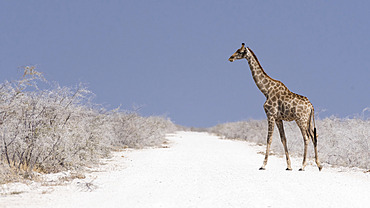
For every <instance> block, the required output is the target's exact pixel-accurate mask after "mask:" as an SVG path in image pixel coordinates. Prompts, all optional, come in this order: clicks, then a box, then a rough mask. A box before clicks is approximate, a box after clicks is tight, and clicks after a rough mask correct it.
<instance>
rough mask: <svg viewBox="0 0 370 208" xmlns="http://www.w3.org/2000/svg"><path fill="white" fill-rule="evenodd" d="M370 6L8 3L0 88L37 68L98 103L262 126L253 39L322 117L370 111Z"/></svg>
mask: <svg viewBox="0 0 370 208" xmlns="http://www.w3.org/2000/svg"><path fill="white" fill-rule="evenodd" d="M369 19H370V2H369V1H272V0H271V1H208V0H207V1H95V0H89V1H80V0H74V1H47V0H44V1H41V0H40V1H32V0H30V1H1V3H0V57H1V58H0V81H1V82H3V81H4V80H12V79H17V78H18V77H19V76H20V74H21V72H20V69H19V67H21V66H25V65H36V66H37V68H38V70H39V71H41V72H43V73H44V76H45V77H46V78H47V79H48V80H50V81H57V82H59V84H60V85H63V86H74V85H76V84H78V83H79V82H82V83H86V84H87V85H88V86H89V89H90V90H91V91H93V92H94V93H95V94H96V98H95V100H94V102H95V103H99V104H103V105H104V106H106V107H107V108H114V107H117V106H119V105H122V108H124V109H132V107H133V106H141V107H142V108H141V111H140V112H141V114H142V115H145V116H149V115H165V116H168V117H170V118H171V119H172V120H173V121H174V122H175V123H177V124H181V125H186V126H195V127H208V126H213V125H216V124H219V123H224V122H231V121H239V120H246V119H265V113H264V111H263V107H262V105H263V103H264V101H265V97H264V96H263V95H262V93H261V92H260V91H259V90H258V88H257V87H256V85H255V83H254V82H253V79H252V76H251V73H250V70H249V66H248V64H247V62H246V61H244V60H242V61H238V62H234V63H230V62H228V61H227V59H228V58H229V57H230V55H231V54H232V53H234V52H235V50H236V49H237V48H238V47H240V44H241V43H242V42H245V43H246V45H247V46H248V47H250V48H251V49H252V50H253V51H254V52H255V54H256V55H257V57H258V59H259V60H260V62H261V64H262V66H263V68H264V69H265V71H266V72H267V74H269V75H270V76H271V77H272V78H274V79H277V80H280V81H282V82H283V83H284V84H285V85H286V86H287V87H288V88H289V89H290V90H291V91H293V92H296V93H298V94H301V95H305V96H307V97H308V98H309V99H310V101H311V102H312V103H313V105H314V106H315V109H316V112H319V117H320V118H325V117H327V116H331V115H335V116H338V117H348V116H349V117H351V116H356V115H359V114H361V112H362V110H363V109H364V108H366V107H370V81H369V78H370V22H369Z"/></svg>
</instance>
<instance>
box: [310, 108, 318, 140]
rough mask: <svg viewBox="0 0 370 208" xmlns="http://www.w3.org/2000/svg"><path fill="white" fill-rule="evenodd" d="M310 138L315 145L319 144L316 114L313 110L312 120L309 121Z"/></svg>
mask: <svg viewBox="0 0 370 208" xmlns="http://www.w3.org/2000/svg"><path fill="white" fill-rule="evenodd" d="M312 124H313V126H312ZM308 136H309V137H311V138H312V141H313V143H314V144H315V145H316V144H317V133H316V124H315V112H314V109H313V108H312V109H311V113H310V120H309V121H308Z"/></svg>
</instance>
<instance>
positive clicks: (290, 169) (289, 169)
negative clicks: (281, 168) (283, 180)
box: [285, 168, 293, 171]
mask: <svg viewBox="0 0 370 208" xmlns="http://www.w3.org/2000/svg"><path fill="white" fill-rule="evenodd" d="M285 170H288V171H292V170H293V169H292V168H287V169H285Z"/></svg>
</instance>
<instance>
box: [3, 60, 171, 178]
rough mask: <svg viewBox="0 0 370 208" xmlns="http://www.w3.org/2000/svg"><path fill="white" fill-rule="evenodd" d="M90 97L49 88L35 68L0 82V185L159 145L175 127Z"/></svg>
mask: <svg viewBox="0 0 370 208" xmlns="http://www.w3.org/2000/svg"><path fill="white" fill-rule="evenodd" d="M40 83H41V84H43V85H45V84H46V85H47V86H49V88H51V89H39V88H38V84H40ZM92 97H93V96H92V93H91V92H90V91H89V90H87V89H86V87H84V86H83V85H78V86H77V87H75V88H70V87H60V86H58V85H56V86H53V87H51V86H50V84H48V83H47V81H46V80H45V79H44V78H43V76H42V74H41V73H39V72H37V71H36V70H35V68H34V67H26V68H25V73H24V75H23V77H22V78H21V79H20V80H17V81H12V82H8V81H6V82H4V83H3V84H0V183H6V182H9V181H14V180H17V179H19V178H32V176H33V173H35V172H39V173H53V172H59V171H63V170H74V169H79V168H81V167H85V166H90V165H93V164H97V162H98V161H99V159H101V158H104V157H107V156H109V154H110V152H111V151H113V150H118V149H122V148H126V147H131V148H143V147H150V146H160V145H161V144H162V143H163V142H164V141H165V134H166V133H168V132H171V131H174V130H175V128H176V127H175V125H174V124H173V123H172V122H171V121H170V120H169V119H167V118H163V117H142V116H140V115H138V114H137V113H136V112H127V111H122V110H120V109H115V110H113V111H107V110H105V109H104V108H102V107H100V106H98V105H95V104H92V103H91V98H92Z"/></svg>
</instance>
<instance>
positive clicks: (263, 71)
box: [248, 47, 286, 87]
mask: <svg viewBox="0 0 370 208" xmlns="http://www.w3.org/2000/svg"><path fill="white" fill-rule="evenodd" d="M248 50H249V51H250V52H251V53H252V56H253V57H254V59H256V61H257V64H258V66H259V67H260V68H261V70H262V73H263V74H264V75H266V76H267V77H268V78H269V79H271V80H273V81H276V82H280V83H281V84H283V86H284V87H286V86H285V85H284V83H282V82H281V81H279V80H276V79H273V78H271V77H270V76H269V75H268V74H267V73H266V72H265V70H264V69H263V68H262V66H261V64H260V62H259V61H258V58H257V56H256V54H254V52H253V51H252V49H250V48H249V47H248Z"/></svg>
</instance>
